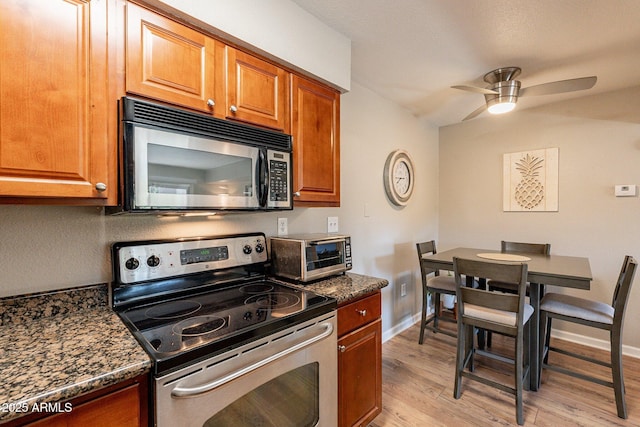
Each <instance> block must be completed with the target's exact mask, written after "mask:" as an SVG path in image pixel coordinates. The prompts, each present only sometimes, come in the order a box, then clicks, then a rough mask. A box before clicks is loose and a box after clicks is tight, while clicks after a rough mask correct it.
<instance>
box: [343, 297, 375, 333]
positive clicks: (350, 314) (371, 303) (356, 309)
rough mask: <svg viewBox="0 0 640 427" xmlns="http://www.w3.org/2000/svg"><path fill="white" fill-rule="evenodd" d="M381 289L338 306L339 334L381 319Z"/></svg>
mask: <svg viewBox="0 0 640 427" xmlns="http://www.w3.org/2000/svg"><path fill="white" fill-rule="evenodd" d="M380 301H381V298H380V291H377V292H376V293H375V294H373V295H370V296H368V297H365V298H362V299H359V300H357V301H354V302H351V303H349V304H347V305H344V306H342V307H339V308H338V336H339V337H340V336H342V335H344V334H346V333H348V332H351V331H353V330H355V329H358V328H359V327H361V326H363V325H366V324H367V323H369V322H373V321H374V320H376V319H379V318H380V316H381V310H382V308H381V303H380Z"/></svg>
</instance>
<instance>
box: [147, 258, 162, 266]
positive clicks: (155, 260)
mask: <svg viewBox="0 0 640 427" xmlns="http://www.w3.org/2000/svg"><path fill="white" fill-rule="evenodd" d="M147 265H148V266H149V267H157V266H159V265H160V258H158V257H157V256H155V255H151V256H150V257H149V258H147Z"/></svg>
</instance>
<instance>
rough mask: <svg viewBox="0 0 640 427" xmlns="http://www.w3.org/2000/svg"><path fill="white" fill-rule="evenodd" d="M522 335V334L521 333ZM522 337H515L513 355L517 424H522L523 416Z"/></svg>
mask: <svg viewBox="0 0 640 427" xmlns="http://www.w3.org/2000/svg"><path fill="white" fill-rule="evenodd" d="M523 335H524V334H523ZM523 347H524V337H523V336H519V337H517V338H516V357H515V361H514V362H515V372H514V373H515V377H516V421H517V422H518V425H523V424H524V416H523V410H522V377H523V366H524V363H523V361H524V349H523Z"/></svg>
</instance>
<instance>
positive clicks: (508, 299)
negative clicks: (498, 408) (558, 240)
mask: <svg viewBox="0 0 640 427" xmlns="http://www.w3.org/2000/svg"><path fill="white" fill-rule="evenodd" d="M453 269H454V273H455V279H456V295H457V297H458V345H457V353H456V373H455V386H454V391H453V397H454V398H456V399H459V398H460V396H461V394H462V377H467V378H469V379H472V380H475V381H479V382H481V383H483V384H485V385H489V386H492V387H495V388H497V389H499V390H502V391H504V392H507V393H510V394H512V395H513V396H514V397H515V401H516V420H517V422H518V424H519V425H522V424H523V423H524V417H523V404H522V400H523V393H522V389H523V387H527V384H528V383H529V373H530V371H529V331H528V327H529V318H530V317H531V315H532V314H533V307H531V305H529V304H526V303H525V291H526V286H527V279H526V278H527V264H524V263H499V262H488V261H478V260H470V259H463V258H454V259H453ZM462 275H466V276H473V277H478V278H485V279H492V280H497V281H500V282H503V283H508V284H510V285H513V286H514V287H515V288H516V289H517V293H515V294H512V293H504V292H494V291H489V290H486V289H474V288H470V287H467V286H465V283H466V279H464V278H463V277H462ZM475 328H480V329H483V330H485V331H492V332H497V333H500V334H503V335H507V336H511V337H514V338H515V341H516V345H515V352H514V357H513V359H509V358H507V357H504V356H501V355H498V354H494V353H490V352H486V351H483V350H480V349H476V348H474V346H473V331H474V329H475ZM475 354H478V355H481V356H487V357H490V358H492V359H496V360H500V361H502V362H507V363H510V364H512V365H513V375H514V377H515V386H514V387H512V386H510V385H507V384H504V383H502V382H498V381H495V380H494V379H491V378H489V377H488V376H481V375H478V374H477V373H475V372H474V355H475ZM467 367H468V371H465V368H467Z"/></svg>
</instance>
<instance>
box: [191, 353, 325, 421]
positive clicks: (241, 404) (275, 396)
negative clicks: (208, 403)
mask: <svg viewBox="0 0 640 427" xmlns="http://www.w3.org/2000/svg"><path fill="white" fill-rule="evenodd" d="M318 372H319V364H318V363H317V362H316V363H310V364H308V365H304V366H301V367H299V368H297V369H294V370H292V371H289V372H287V373H285V374H282V375H280V376H279V377H276V378H274V379H272V380H271V381H269V382H267V383H265V384H263V385H261V386H259V387H258V388H256V389H254V390H252V391H250V392H249V393H247V394H245V395H244V396H242V397H241V398H239V399H238V400H236V401H235V402H233V403H232V404H230V405H229V406H227V407H226V408H224V409H223V410H221V411H220V412H218V413H217V414H216V415H214V416H213V417H211V418H209V419H208V420H207V421H206V422H205V423H204V426H203V427H216V426H217V427H219V426H234V427H236V426H237V427H243V426H246V427H255V426H261V427H307V426H308V427H311V426H315V425H316V424H317V423H318V420H319V417H320V415H319V411H320V409H319V408H320V406H319V405H320V402H319V397H318V396H319V389H320V378H319V375H318Z"/></svg>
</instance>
